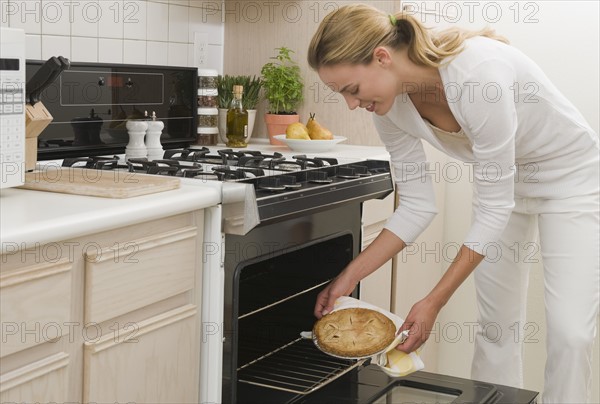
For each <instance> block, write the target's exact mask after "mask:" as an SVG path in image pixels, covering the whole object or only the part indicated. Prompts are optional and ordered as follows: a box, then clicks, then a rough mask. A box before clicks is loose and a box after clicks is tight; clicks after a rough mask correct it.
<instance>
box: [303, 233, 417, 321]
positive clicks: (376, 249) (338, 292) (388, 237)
mask: <svg viewBox="0 0 600 404" xmlns="http://www.w3.org/2000/svg"><path fill="white" fill-rule="evenodd" d="M405 246H406V244H405V243H404V241H402V240H401V239H400V238H399V237H398V236H396V235H395V234H394V233H392V232H391V231H389V230H387V229H383V230H382V231H381V233H379V235H378V236H377V237H376V238H375V240H373V242H372V243H371V244H370V245H369V246H368V247H367V248H366V249H365V250H364V251H363V252H361V253H360V254H359V255H358V256H357V257H356V258H355V259H354V260H353V261H352V262H350V264H348V266H347V267H346V268H345V269H344V270H343V271H342V272H341V273H340V274H339V275H338V276H337V277H336V278H335V279H334V280H333V281H332V282H331V283H330V284H329V285H327V287H326V288H325V289H323V290H322V291H321V293H319V296H318V297H317V303H316V304H315V313H314V314H315V316H316V317H317V318H321V317H322V316H324V315H325V314H327V313H329V312H330V311H331V310H333V304H334V303H335V300H336V299H337V298H338V297H340V296H347V295H349V294H350V293H352V291H353V290H354V288H355V287H356V285H357V284H358V282H360V281H361V280H362V279H364V278H365V277H367V276H368V275H369V274H371V273H372V272H374V271H375V270H376V269H378V268H379V267H381V266H382V265H383V264H385V263H386V262H387V261H388V260H390V259H391V258H392V257H394V256H395V255H396V254H398V253H399V252H400V251H402V249H403V248H404V247H405Z"/></svg>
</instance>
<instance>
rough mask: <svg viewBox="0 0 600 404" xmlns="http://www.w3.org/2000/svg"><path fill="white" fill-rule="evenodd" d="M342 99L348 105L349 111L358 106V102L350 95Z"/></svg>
mask: <svg viewBox="0 0 600 404" xmlns="http://www.w3.org/2000/svg"><path fill="white" fill-rule="evenodd" d="M344 99H345V100H346V104H348V108H350V109H351V110H354V109H356V108H357V107H359V106H360V100H359V99H358V98H356V97H353V96H351V95H344Z"/></svg>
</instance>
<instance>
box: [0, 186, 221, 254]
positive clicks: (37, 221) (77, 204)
mask: <svg viewBox="0 0 600 404" xmlns="http://www.w3.org/2000/svg"><path fill="white" fill-rule="evenodd" d="M220 202H221V186H220V183H214V184H211V183H207V182H204V181H193V180H187V181H186V180H183V181H182V182H181V187H180V188H178V189H175V190H171V191H165V192H159V193H155V194H149V195H143V196H138V197H133V198H125V199H111V198H99V197H92V196H80V195H69V194H62V193H54V192H42V191H33V190H27V189H18V188H9V189H3V190H1V191H0V243H1V245H2V253H5V252H7V251H11V252H12V251H15V250H17V249H24V248H31V247H34V246H36V245H41V244H45V243H49V242H56V241H60V240H67V239H71V238H74V237H79V236H83V235H87V234H92V233H97V232H100V231H105V230H110V229H114V228H117V227H121V226H127V225H130V224H136V223H141V222H145V221H148V220H153V219H158V218H161V217H168V216H171V215H176V214H179V213H184V212H189V211H193V210H197V209H202V208H206V207H209V206H214V205H217V204H219V203H220Z"/></svg>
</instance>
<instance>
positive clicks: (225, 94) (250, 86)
mask: <svg viewBox="0 0 600 404" xmlns="http://www.w3.org/2000/svg"><path fill="white" fill-rule="evenodd" d="M234 85H236V86H237V85H240V86H244V96H243V104H244V107H245V108H246V110H247V111H248V139H247V140H250V137H251V136H252V131H253V129H254V121H255V117H256V107H257V105H258V102H259V101H260V89H261V88H262V79H261V78H260V77H256V76H244V75H241V76H230V75H224V76H218V77H217V90H218V92H219V96H218V103H219V135H220V136H221V140H222V141H223V142H227V137H226V136H225V130H226V121H227V110H228V109H229V106H230V104H231V100H232V98H233V95H232V94H233V86H234Z"/></svg>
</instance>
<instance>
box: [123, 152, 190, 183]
mask: <svg viewBox="0 0 600 404" xmlns="http://www.w3.org/2000/svg"><path fill="white" fill-rule="evenodd" d="M127 167H128V168H129V171H130V172H142V173H146V174H155V175H169V176H178V177H186V178H192V177H195V176H197V175H198V174H199V173H200V172H202V167H201V166H199V165H197V164H196V163H192V164H191V165H183V164H181V163H180V161H178V160H169V159H162V160H152V161H149V160H148V159H147V158H145V157H144V158H134V159H129V160H127Z"/></svg>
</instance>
